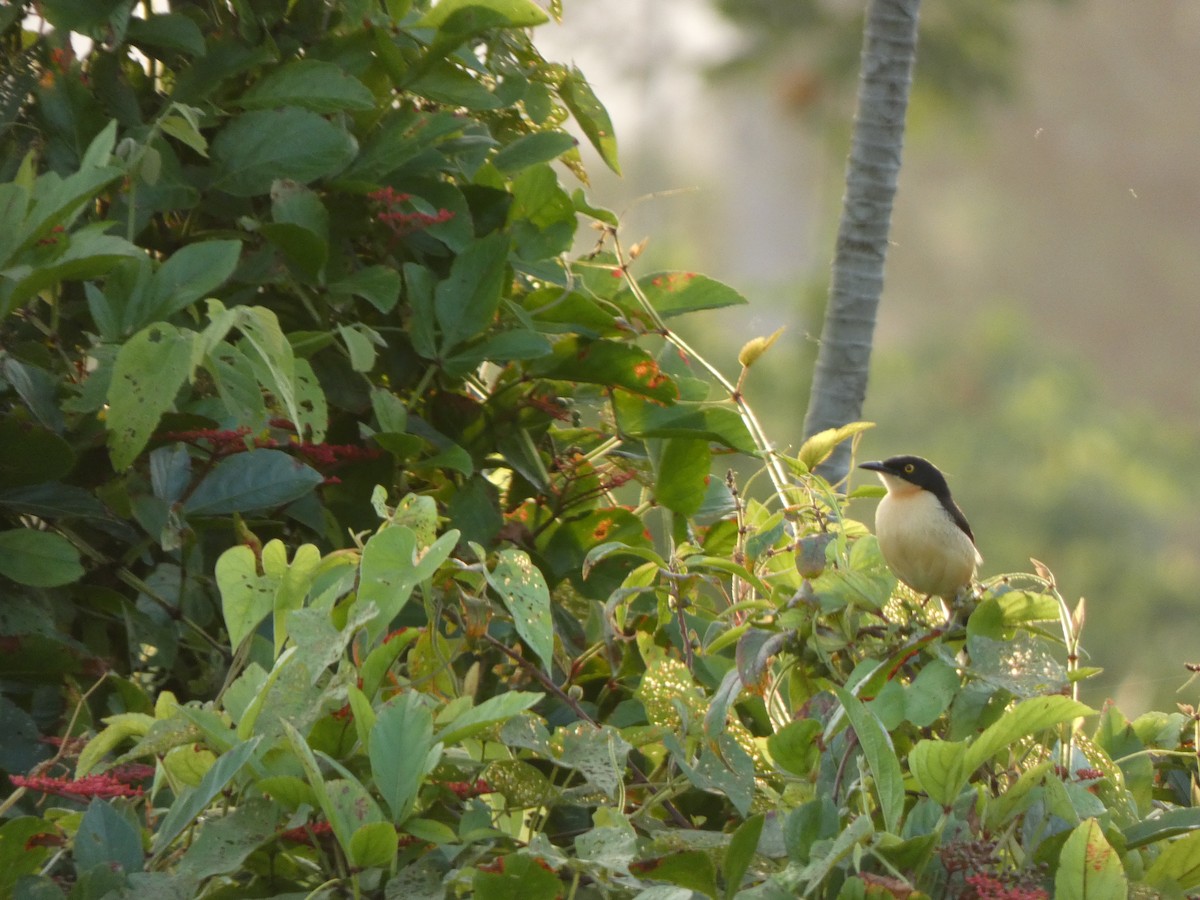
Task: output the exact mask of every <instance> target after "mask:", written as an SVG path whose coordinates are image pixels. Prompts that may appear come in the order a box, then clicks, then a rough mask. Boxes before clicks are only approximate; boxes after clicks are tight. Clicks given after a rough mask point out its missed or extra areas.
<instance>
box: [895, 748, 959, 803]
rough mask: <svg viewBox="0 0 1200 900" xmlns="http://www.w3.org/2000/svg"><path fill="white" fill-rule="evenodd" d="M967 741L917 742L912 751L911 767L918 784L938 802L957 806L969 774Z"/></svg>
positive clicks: (909, 759)
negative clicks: (956, 803) (957, 800)
mask: <svg viewBox="0 0 1200 900" xmlns="http://www.w3.org/2000/svg"><path fill="white" fill-rule="evenodd" d="M966 757H967V745H966V742H965V741H933V740H924V741H918V742H917V744H916V745H915V746H914V747H913V748H912V750H910V751H909V754H908V767H909V770H910V771H911V772H912V774H913V777H914V778H916V779H917V784H919V785H920V786H921V789H922V790H923V791H925V793H927V794H928V795H929V796H930V798H931V799H933V801H934V802H935V803H939V804H941V805H942V806H944V807H946V808H949V807H950V806H952V805H953V804H954V801H955V799H957V797H958V795H959V793H960V792H961V791H962V789H963V785H965V784H966V783H967V778H968V777H969V775H970V772H968V771H967V769H966Z"/></svg>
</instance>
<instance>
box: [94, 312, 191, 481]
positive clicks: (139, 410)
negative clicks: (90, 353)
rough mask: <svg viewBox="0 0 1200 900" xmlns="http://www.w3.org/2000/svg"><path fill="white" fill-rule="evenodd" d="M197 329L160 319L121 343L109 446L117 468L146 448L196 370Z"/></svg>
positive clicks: (110, 403) (110, 394)
mask: <svg viewBox="0 0 1200 900" xmlns="http://www.w3.org/2000/svg"><path fill="white" fill-rule="evenodd" d="M194 339H195V334H194V333H193V332H191V331H187V330H184V329H181V328H176V327H175V326H174V325H170V324H168V323H166V322H158V323H156V324H154V325H148V326H147V327H145V328H143V329H142V330H141V331H139V332H138V333H137V334H135V335H134V336H133V337H131V338H130V339H129V340H128V341H126V342H125V345H124V346H122V347H121V350H120V352H119V353H118V354H117V360H116V363H115V365H114V368H113V376H112V383H111V384H110V385H109V387H108V448H109V453H110V454H111V455H112V462H113V468H115V469H117V470H118V471H120V470H122V469H127V468H129V465H130V464H131V463H132V462H133V461H134V460H135V459H136V458H137V456H138V454H139V453H141V452H142V448H144V447H145V446H146V442H147V441H148V440H150V435H151V434H153V433H154V429H155V428H156V427H158V421H159V419H161V418H162V415H163V413H165V412H166V411H167V410H169V409H170V408H171V407H172V406H173V405H174V403H175V395H176V393H178V391H179V388H180V387H182V385H183V383H184V381H186V380H187V378H188V376H189V375H190V374H191V371H192V362H191V359H192V342H193V340H194Z"/></svg>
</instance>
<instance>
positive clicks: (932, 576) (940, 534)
mask: <svg viewBox="0 0 1200 900" xmlns="http://www.w3.org/2000/svg"><path fill="white" fill-rule="evenodd" d="M875 534H876V537H878V538H879V548H880V550H882V551H883V558H884V559H886V560H887V564H888V565H889V566H890V567H891V569H892V571H893V572H895V573H896V577H897V578H899V579H900V580H901V581H903V582H904V583H905V584H907V585H908V586H909V587H911V588H912V589H913V590H915V591H917V592H918V593H920V594H933V595H937V596H941V597H947V598H953V597H954V595H955V593H956V592H957V591H958V589H959V588H961V587H963V586H965V585H967V584H969V583H970V582H971V580H972V579H973V578H974V577H975V568H976V566H978V565H979V563H981V562H983V560H982V558H981V557H980V556H979V551H978V550H976V549H975V545H974V543H972V542H971V539H970V538H969V537H967V535H966V534H965V533H964V532H963V530H962V529H961V528H959V527H958V525H956V524H955V522H954V520H953V519H952V518H951V517H950V514H949V513H948V512H947V511H946V509H945V507H943V506H942V504H941V501H939V500H938V498H937V497H935V496H934V495H933V494H931V493H929V492H928V491H922V490H919V489H918V490H910V491H908V492H905V493H896V492H893V491H889V492H888V494H887V496H885V497H884V498H883V499H882V500H881V501H880V502H879V508H878V510H876V512H875Z"/></svg>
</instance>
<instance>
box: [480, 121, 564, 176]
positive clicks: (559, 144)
mask: <svg viewBox="0 0 1200 900" xmlns="http://www.w3.org/2000/svg"><path fill="white" fill-rule="evenodd" d="M574 146H575V138H573V137H571V135H569V134H567V133H566V132H565V131H535V132H534V133H533V134H527V135H524V136H522V137H519V138H517V139H516V140H515V141H513V142H512V143H511V144H509V145H508V146H507V147H504V148H503V149H502V150H500V151H499V152H497V153H496V155H495V157H493V159H492V165H494V166H495V167H496V168H497V169H499V170H500V171H501V172H505V173H507V174H512V173H514V172H520V171H521V170H522V169H525V168H528V167H529V166H532V165H536V164H537V163H544V162H550V161H551V160H554V159H557V158H558V157H560V156H561V155H562V154H564V153H566V152H567V151H568V150H570V149H571V148H572V147H574Z"/></svg>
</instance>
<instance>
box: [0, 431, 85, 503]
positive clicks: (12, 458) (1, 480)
mask: <svg viewBox="0 0 1200 900" xmlns="http://www.w3.org/2000/svg"><path fill="white" fill-rule="evenodd" d="M74 467H75V453H74V451H73V450H72V449H71V445H70V444H68V443H67V442H66V440H65V439H63V438H61V437H59V436H58V435H57V434H55V433H54V432H53V431H50V430H49V429H48V428H42V427H40V426H38V425H35V424H33V423H31V422H29V421H27V420H25V419H24V417H22V418H18V417H16V416H12V415H9V416H5V417H4V418H0V488H12V487H22V486H26V485H36V484H41V483H43V482H46V481H56V480H57V479H59V478H62V477H63V476H65V475H66V474H67V473H68V472H70V471H71V469H73V468H74Z"/></svg>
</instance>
